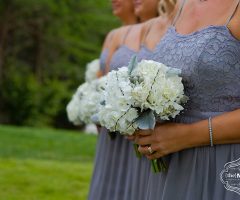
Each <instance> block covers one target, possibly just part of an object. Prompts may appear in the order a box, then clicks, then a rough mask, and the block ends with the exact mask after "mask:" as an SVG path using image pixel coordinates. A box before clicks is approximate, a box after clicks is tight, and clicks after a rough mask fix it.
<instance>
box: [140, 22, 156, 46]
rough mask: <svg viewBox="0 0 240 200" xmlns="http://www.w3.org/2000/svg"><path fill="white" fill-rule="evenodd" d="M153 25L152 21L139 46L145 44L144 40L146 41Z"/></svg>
mask: <svg viewBox="0 0 240 200" xmlns="http://www.w3.org/2000/svg"><path fill="white" fill-rule="evenodd" d="M153 24H154V21H152V22H151V23H150V24H149V26H148V29H147V31H146V32H145V34H144V37H143V40H142V42H141V45H144V44H145V42H146V40H147V37H148V34H149V32H150V30H151V28H152V26H153Z"/></svg>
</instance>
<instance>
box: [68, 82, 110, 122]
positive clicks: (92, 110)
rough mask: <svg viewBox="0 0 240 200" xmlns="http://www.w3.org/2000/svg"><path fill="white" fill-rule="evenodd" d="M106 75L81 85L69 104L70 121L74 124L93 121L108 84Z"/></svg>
mask: <svg viewBox="0 0 240 200" xmlns="http://www.w3.org/2000/svg"><path fill="white" fill-rule="evenodd" d="M105 81H106V79H105V77H102V78H100V79H97V80H94V81H92V82H85V83H84V84H82V85H80V86H79V87H78V89H77V91H76V93H75V94H74V95H73V97H72V99H71V101H70V102H69V103H68V105H67V115H68V119H69V121H71V122H72V123H73V124H74V125H81V124H89V123H92V116H93V115H94V114H96V113H97V112H98V110H99V107H100V103H101V102H102V100H103V99H102V97H103V95H102V93H103V91H104V88H105V84H106V82H105Z"/></svg>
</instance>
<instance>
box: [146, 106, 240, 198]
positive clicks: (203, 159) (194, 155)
mask: <svg viewBox="0 0 240 200" xmlns="http://www.w3.org/2000/svg"><path fill="white" fill-rule="evenodd" d="M218 114H221V113H213V112H211V113H210V112H193V111H189V112H187V113H185V114H184V115H183V116H180V117H179V118H177V119H176V120H175V122H179V123H192V122H196V121H198V120H201V119H207V118H208V117H209V116H216V115H218ZM215 134H217V133H215ZM239 158H240V144H229V145H216V146H214V147H210V146H205V147H200V148H192V149H187V150H183V151H180V152H177V153H173V154H171V155H169V156H166V157H164V159H165V160H166V162H167V163H168V164H169V169H168V171H167V172H165V173H159V174H153V173H150V177H149V184H148V187H147V189H146V192H147V195H146V200H238V199H240V195H239V194H238V193H236V192H233V191H230V190H229V189H228V190H227V189H226V188H225V187H224V184H223V183H222V182H221V180H220V179H221V178H220V174H221V172H222V170H224V168H225V165H226V164H227V163H228V162H232V161H235V160H237V159H239ZM239 170H240V169H239ZM239 170H238V171H239ZM237 184H238V186H237V187H238V188H239V189H240V179H239V181H238V183H237Z"/></svg>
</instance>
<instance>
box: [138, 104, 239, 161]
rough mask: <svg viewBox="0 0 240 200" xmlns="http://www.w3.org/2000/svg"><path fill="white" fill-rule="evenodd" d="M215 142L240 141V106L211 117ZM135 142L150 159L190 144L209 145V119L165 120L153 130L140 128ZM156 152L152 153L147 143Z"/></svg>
mask: <svg viewBox="0 0 240 200" xmlns="http://www.w3.org/2000/svg"><path fill="white" fill-rule="evenodd" d="M212 130H213V143H214V145H219V144H235V143H240V109H238V110H235V111H232V112H229V113H225V114H222V115H219V116H217V117H214V118H212ZM135 142H136V143H137V144H139V145H141V146H140V147H139V151H140V152H141V153H142V154H144V155H146V156H147V157H148V158H149V159H155V158H160V157H162V156H165V155H167V154H170V153H174V152H177V151H181V150H184V149H188V148H193V147H200V146H205V145H210V136H209V128H208V120H202V121H199V122H196V123H193V124H178V123H166V124H160V125H157V126H156V128H155V129H154V130H149V131H138V132H137V138H136V140H135ZM147 145H148V146H149V145H151V148H152V150H153V151H154V152H155V153H153V154H152V155H149V151H148V149H147V147H146V146H147Z"/></svg>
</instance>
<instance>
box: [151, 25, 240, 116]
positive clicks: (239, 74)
mask: <svg viewBox="0 0 240 200" xmlns="http://www.w3.org/2000/svg"><path fill="white" fill-rule="evenodd" d="M153 59H154V60H155V61H158V62H162V63H164V64H166V65H167V66H170V67H175V68H179V69H181V70H182V75H181V76H182V77H183V83H184V86H185V93H186V95H187V96H188V97H189V101H188V103H187V104H186V105H185V109H186V110H192V111H201V112H227V111H232V110H235V109H238V108H240V41H238V40H236V39H235V38H234V37H233V36H232V35H231V34H230V32H229V30H228V29H227V27H225V26H210V27H207V28H205V29H202V30H201V31H197V32H194V33H192V34H188V35H181V34H179V33H177V32H176V30H175V28H174V27H170V28H169V30H168V31H167V33H166V35H165V37H164V38H163V39H162V41H161V42H160V43H159V44H158V46H157V48H156V51H155V52H154V56H153Z"/></svg>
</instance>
